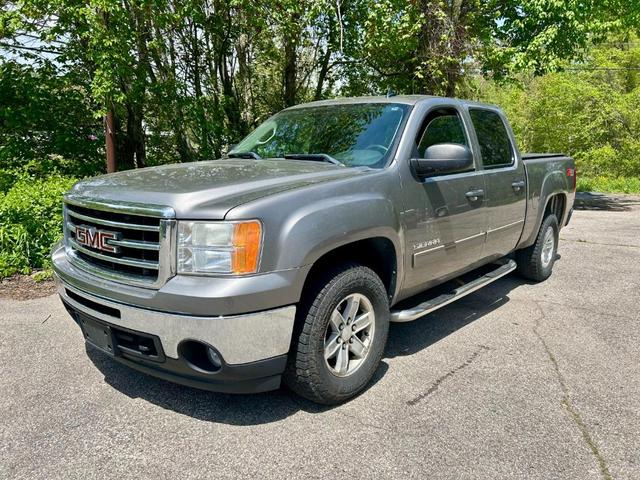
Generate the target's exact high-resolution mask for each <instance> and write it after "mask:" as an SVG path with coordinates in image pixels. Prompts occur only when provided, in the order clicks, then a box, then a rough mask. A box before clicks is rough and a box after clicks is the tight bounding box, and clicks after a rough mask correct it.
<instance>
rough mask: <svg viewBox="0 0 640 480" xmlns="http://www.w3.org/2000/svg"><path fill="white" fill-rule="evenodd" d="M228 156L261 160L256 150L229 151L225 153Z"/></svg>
mask: <svg viewBox="0 0 640 480" xmlns="http://www.w3.org/2000/svg"><path fill="white" fill-rule="evenodd" d="M227 157H229V158H253V159H254V160H262V157H261V156H260V155H258V154H257V153H256V152H229V153H227Z"/></svg>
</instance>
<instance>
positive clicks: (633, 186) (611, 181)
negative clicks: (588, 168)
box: [577, 173, 640, 193]
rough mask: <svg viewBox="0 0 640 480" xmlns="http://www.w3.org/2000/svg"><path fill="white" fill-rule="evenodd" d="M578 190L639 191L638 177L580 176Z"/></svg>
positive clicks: (639, 181) (639, 179)
mask: <svg viewBox="0 0 640 480" xmlns="http://www.w3.org/2000/svg"><path fill="white" fill-rule="evenodd" d="M577 190H578V191H579V192H607V193H640V177H605V176H600V177H580V174H579V173H578V185H577Z"/></svg>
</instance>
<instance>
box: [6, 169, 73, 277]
mask: <svg viewBox="0 0 640 480" xmlns="http://www.w3.org/2000/svg"><path fill="white" fill-rule="evenodd" d="M74 181H75V180H74V179H72V178H68V177H63V176H60V175H51V176H49V177H47V178H33V177H29V176H26V175H24V174H19V175H18V178H17V180H16V181H15V182H14V184H13V185H12V186H11V188H9V190H8V191H7V192H6V193H0V278H2V277H4V276H7V275H12V274H14V273H28V272H29V271H30V269H31V268H33V267H35V268H43V267H46V266H47V265H48V255H49V252H50V251H51V246H52V245H53V244H54V243H55V242H56V241H57V240H59V239H60V235H61V225H62V218H61V209H62V202H61V198H62V194H63V193H64V192H65V191H67V190H68V189H69V188H70V187H71V185H73V183H74Z"/></svg>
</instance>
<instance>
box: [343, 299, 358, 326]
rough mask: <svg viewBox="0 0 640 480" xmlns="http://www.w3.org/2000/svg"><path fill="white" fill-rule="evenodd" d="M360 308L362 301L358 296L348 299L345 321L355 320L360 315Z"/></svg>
mask: <svg viewBox="0 0 640 480" xmlns="http://www.w3.org/2000/svg"><path fill="white" fill-rule="evenodd" d="M359 307H360V299H359V298H358V297H356V296H351V297H349V298H348V299H347V306H346V307H345V309H344V314H343V315H342V316H343V317H344V319H345V320H353V319H354V318H355V316H356V313H358V308H359Z"/></svg>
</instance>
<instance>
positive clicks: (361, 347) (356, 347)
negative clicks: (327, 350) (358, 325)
mask: <svg viewBox="0 0 640 480" xmlns="http://www.w3.org/2000/svg"><path fill="white" fill-rule="evenodd" d="M351 339H352V340H353V343H349V350H351V351H352V352H353V354H354V355H355V356H356V357H359V358H361V357H363V356H364V354H365V353H366V351H367V346H366V345H365V344H364V343H362V340H360V339H359V338H358V337H356V336H355V335H354V336H353V337H351Z"/></svg>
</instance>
